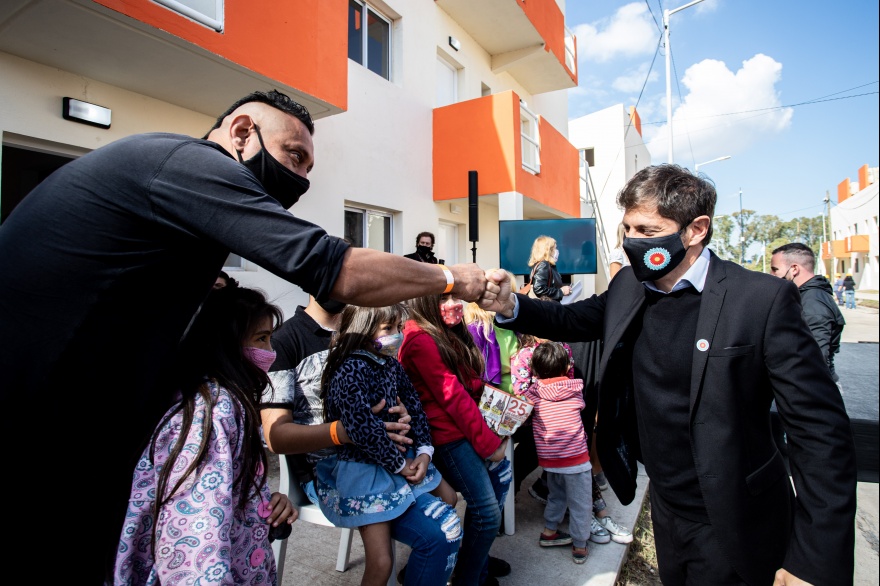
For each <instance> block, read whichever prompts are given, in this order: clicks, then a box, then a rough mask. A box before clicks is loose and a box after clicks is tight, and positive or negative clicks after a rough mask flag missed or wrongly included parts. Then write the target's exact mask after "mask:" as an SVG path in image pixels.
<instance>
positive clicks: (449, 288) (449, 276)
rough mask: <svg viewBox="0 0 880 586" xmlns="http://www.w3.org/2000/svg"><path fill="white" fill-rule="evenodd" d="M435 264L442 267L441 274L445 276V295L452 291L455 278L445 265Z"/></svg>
mask: <svg viewBox="0 0 880 586" xmlns="http://www.w3.org/2000/svg"><path fill="white" fill-rule="evenodd" d="M437 266H438V267H440V268H441V269H443V275H444V276H445V277H446V289H444V290H443V295H446V294H447V293H449V292H450V291H452V287H453V286H455V279H454V278H453V277H452V271H450V270H449V269H448V268H446V265H437Z"/></svg>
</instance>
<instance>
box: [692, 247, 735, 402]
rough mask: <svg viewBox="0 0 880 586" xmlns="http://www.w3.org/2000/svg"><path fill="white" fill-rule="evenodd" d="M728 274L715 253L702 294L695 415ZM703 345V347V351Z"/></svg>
mask: <svg viewBox="0 0 880 586" xmlns="http://www.w3.org/2000/svg"><path fill="white" fill-rule="evenodd" d="M725 276H726V273H725V270H724V265H723V263H722V261H721V259H719V258H718V257H717V256H715V254H714V253H711V257H710V260H709V273H708V274H707V275H706V285H705V287H703V293H702V294H701V296H700V316H699V318H697V333H696V336H695V337H696V339H695V340H694V346H693V349H692V350H691V352H693V361H692V362H693V365H692V367H691V389H690V414H691V417H693V413H694V405H695V404H696V402H697V398H698V397H699V395H700V388H701V386H702V384H703V374H704V373H705V371H706V363H707V362H708V361H709V352H710V350H711V348H712V340H713V338H714V336H715V328H716V327H717V326H718V318H719V316H720V315H721V307H722V305H723V304H724V296H725V295H726V294H727V287H726V286H725V285H723V284H722V282H723V281H724V278H725ZM701 346H702V347H703V349H702V350H701V349H700V348H701Z"/></svg>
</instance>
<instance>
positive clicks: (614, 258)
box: [608, 222, 629, 279]
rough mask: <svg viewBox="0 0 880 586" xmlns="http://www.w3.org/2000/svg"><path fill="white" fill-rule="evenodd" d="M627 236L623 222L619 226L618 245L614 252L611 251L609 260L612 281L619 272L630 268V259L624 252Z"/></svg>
mask: <svg viewBox="0 0 880 586" xmlns="http://www.w3.org/2000/svg"><path fill="white" fill-rule="evenodd" d="M625 234H626V229H625V228H624V227H623V222H621V223H620V224H618V225H617V244H616V245H615V246H614V250H612V251H611V254H610V255H609V258H608V272H609V273H610V275H611V278H612V279H613V278H614V275H616V274H617V271H619V270H620V269H622V268H623V267H625V266H629V259H628V258H627V257H626V253H625V252H623V239H624V238H625Z"/></svg>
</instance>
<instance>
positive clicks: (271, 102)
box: [203, 90, 315, 138]
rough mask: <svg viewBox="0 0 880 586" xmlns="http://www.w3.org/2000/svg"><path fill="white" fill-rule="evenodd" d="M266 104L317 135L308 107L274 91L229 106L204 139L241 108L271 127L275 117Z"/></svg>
mask: <svg viewBox="0 0 880 586" xmlns="http://www.w3.org/2000/svg"><path fill="white" fill-rule="evenodd" d="M264 104H265V105H266V106H269V107H271V108H273V109H275V110H278V111H281V112H284V113H285V114H290V115H291V116H294V117H296V118H297V119H298V120H299V121H300V122H302V123H303V124H304V125H305V127H306V128H307V129H308V131H309V134H315V124H314V123H313V122H312V117H311V115H310V114H309V111H308V110H307V109H306V107H305V106H303V105H302V104H300V103H298V102H296V101H294V100H292V99H290V97H288V96H286V95H285V94H282V93H281V92H279V91H276V90H272V91H270V92H253V93H251V94H248V95H246V96H245V97H243V98H241V99H240V100H238V101H237V102H235V103H234V104H232V105H231V106H229V108H228V109H227V110H226V111H225V112H223V113H222V114H220V116H219V117H218V118H217V120H216V121H215V122H214V126H212V127H211V130H209V131H208V132H207V134H205V136H204V137H203V138H208V135H209V134H211V131H213V130H216V129H217V128H220V127H221V126H222V125H223V121H224V120H225V119H226V118H227V117H228V116H229V115H230V114H232V113H233V112H235V111H236V110H238V109H239V108H241V111H240V112H239V113H242V114H248V115H250V116H251V117H252V118H254V120H255V121H257V122H260V123H262V124H263V125H267V124H269V125H271V120H272V118H273V117H272V116H270V115H269V111H268V110H267V109H266V107H265V106H264Z"/></svg>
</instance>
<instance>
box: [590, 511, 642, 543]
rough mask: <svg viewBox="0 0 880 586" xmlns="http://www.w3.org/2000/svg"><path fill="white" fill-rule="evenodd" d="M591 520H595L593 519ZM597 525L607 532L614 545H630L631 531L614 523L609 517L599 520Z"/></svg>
mask: <svg viewBox="0 0 880 586" xmlns="http://www.w3.org/2000/svg"><path fill="white" fill-rule="evenodd" d="M593 518H594V519H595V517H593ZM599 523H600V524H601V525H602V527H604V528H605V529H606V530H607V531H608V533H609V534H610V535H611V539H612V540H613V541H614V543H632V540H633V534H632V531H630V530H629V529H627V528H626V527H624V526H623V525H618V524H617V523H615V522H614V519H612V518H611V516H610V515H609V516H607V517H602V518H601V519H599Z"/></svg>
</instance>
